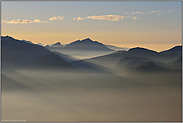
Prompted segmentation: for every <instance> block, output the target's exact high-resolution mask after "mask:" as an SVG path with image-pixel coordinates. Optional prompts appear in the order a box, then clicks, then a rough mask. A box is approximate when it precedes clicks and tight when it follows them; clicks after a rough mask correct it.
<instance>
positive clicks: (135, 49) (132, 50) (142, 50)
mask: <svg viewBox="0 0 183 123" xmlns="http://www.w3.org/2000/svg"><path fill="white" fill-rule="evenodd" d="M128 52H152V53H158V52H156V51H153V50H149V49H145V48H141V47H135V48H131V49H129V50H128Z"/></svg>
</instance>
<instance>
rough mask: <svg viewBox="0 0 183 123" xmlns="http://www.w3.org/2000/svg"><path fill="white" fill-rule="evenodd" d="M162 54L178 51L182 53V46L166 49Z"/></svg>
mask: <svg viewBox="0 0 183 123" xmlns="http://www.w3.org/2000/svg"><path fill="white" fill-rule="evenodd" d="M160 53H161V54H163V53H164V54H168V53H169V54H170V53H178V54H182V46H175V47H173V48H171V49H169V50H165V51H162V52H160Z"/></svg>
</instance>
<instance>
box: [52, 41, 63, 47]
mask: <svg viewBox="0 0 183 123" xmlns="http://www.w3.org/2000/svg"><path fill="white" fill-rule="evenodd" d="M51 46H52V47H60V46H62V45H61V43H60V42H57V43H55V44H52V45H51Z"/></svg>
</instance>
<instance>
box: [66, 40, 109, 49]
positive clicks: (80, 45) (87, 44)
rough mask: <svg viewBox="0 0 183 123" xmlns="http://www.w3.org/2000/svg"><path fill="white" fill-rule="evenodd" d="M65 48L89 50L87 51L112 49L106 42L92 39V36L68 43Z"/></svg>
mask: <svg viewBox="0 0 183 123" xmlns="http://www.w3.org/2000/svg"><path fill="white" fill-rule="evenodd" d="M64 48H65V49H70V50H87V51H93V50H94V51H112V50H111V49H109V48H107V47H106V46H105V45H104V44H102V43H99V42H98V41H92V40H91V39H90V38H86V39H84V40H81V41H80V40H77V41H75V42H72V43H70V44H67V45H66V46H65V47H64Z"/></svg>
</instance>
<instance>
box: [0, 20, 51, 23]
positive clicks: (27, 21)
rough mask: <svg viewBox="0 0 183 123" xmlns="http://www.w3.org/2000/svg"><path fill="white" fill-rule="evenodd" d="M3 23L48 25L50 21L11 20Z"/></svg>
mask: <svg viewBox="0 0 183 123" xmlns="http://www.w3.org/2000/svg"><path fill="white" fill-rule="evenodd" d="M1 23H10V24H29V23H48V21H42V20H39V19H34V20H33V21H31V20H26V19H18V20H15V19H13V20H11V21H7V20H2V21H1Z"/></svg>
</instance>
